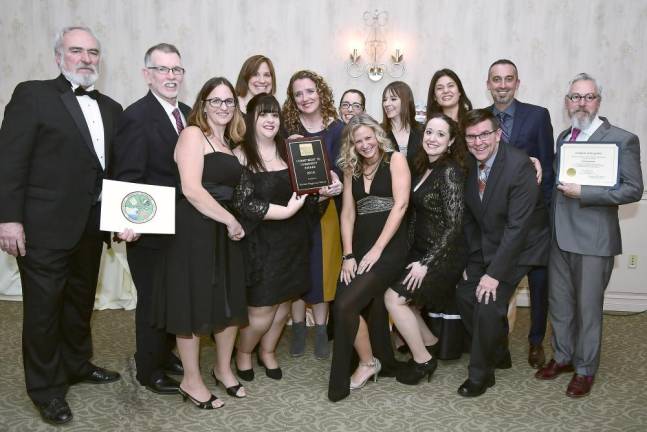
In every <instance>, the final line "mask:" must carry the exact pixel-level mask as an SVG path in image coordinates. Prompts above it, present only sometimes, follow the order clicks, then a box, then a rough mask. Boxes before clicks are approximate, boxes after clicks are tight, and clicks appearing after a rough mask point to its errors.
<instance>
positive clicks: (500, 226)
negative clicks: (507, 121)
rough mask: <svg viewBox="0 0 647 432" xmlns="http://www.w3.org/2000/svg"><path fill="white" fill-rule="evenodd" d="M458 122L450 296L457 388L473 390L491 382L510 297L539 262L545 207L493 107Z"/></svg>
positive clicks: (543, 254)
mask: <svg viewBox="0 0 647 432" xmlns="http://www.w3.org/2000/svg"><path fill="white" fill-rule="evenodd" d="M462 125H463V130H464V131H465V141H466V142H467V148H468V150H469V152H470V153H471V156H470V157H468V158H467V160H466V163H467V167H468V174H467V178H466V181H465V224H464V229H465V238H466V241H467V247H468V263H467V268H466V269H465V273H464V275H463V276H464V277H463V279H462V280H461V281H460V282H459V284H458V287H457V291H456V297H457V303H458V307H459V310H460V312H461V317H462V319H463V323H464V324H465V328H466V329H467V331H468V332H469V333H470V335H471V336H472V346H471V350H470V363H469V368H468V378H467V380H466V381H465V382H464V383H463V384H462V385H461V386H460V387H459V388H458V394H459V395H461V396H466V397H474V396H480V395H481V394H483V393H485V391H486V390H487V389H488V387H492V386H493V385H494V383H495V377H494V369H495V366H496V363H497V351H498V349H499V347H500V346H501V344H502V343H503V341H504V339H505V337H506V328H505V319H506V315H507V312H508V302H509V301H510V297H511V296H512V294H513V293H514V291H515V289H516V287H517V285H518V284H519V281H520V280H521V279H522V278H523V277H524V276H525V275H526V274H527V273H528V271H530V269H531V268H532V267H533V266H539V265H546V260H547V253H548V244H549V237H548V223H547V219H548V214H547V212H546V207H545V206H544V201H543V199H542V197H541V193H540V190H539V186H538V185H537V183H536V177H535V176H536V172H535V170H534V169H533V167H532V164H531V163H530V161H529V160H528V156H527V155H526V153H525V152H523V151H521V150H519V149H516V148H514V147H512V146H509V145H504V144H503V143H502V142H501V135H502V131H501V129H500V127H499V123H498V122H497V119H496V117H494V114H492V112H491V111H490V110H486V109H481V110H472V111H469V112H468V113H467V114H466V115H465V118H464V119H463V122H462Z"/></svg>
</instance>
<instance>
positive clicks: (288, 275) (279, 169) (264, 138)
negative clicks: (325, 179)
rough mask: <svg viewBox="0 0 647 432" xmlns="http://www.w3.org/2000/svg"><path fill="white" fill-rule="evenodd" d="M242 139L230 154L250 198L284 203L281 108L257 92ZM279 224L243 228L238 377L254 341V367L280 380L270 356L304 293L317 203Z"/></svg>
mask: <svg viewBox="0 0 647 432" xmlns="http://www.w3.org/2000/svg"><path fill="white" fill-rule="evenodd" d="M247 107H248V111H247V116H246V118H245V124H246V131H245V139H244V140H243V142H242V143H241V144H240V146H238V147H237V148H236V149H235V150H234V154H235V155H236V157H238V160H239V161H240V163H241V165H243V166H245V167H246V168H247V169H249V170H250V171H251V180H252V182H253V183H254V196H255V197H257V198H259V199H262V200H265V201H268V202H270V203H273V204H278V205H285V204H286V203H287V202H288V201H289V200H290V197H291V196H292V185H291V183H290V175H289V174H288V165H287V149H286V147H285V142H284V140H283V138H282V137H281V136H280V134H279V133H278V132H279V129H280V127H281V115H280V113H281V106H280V105H279V102H278V101H277V100H276V98H275V97H274V96H271V95H269V94H259V95H256V96H254V97H252V98H251V99H250V100H249V103H248V104H247ZM307 201H308V203H307V204H306V208H304V209H302V210H301V211H299V212H297V213H296V214H295V215H294V216H292V217H290V218H288V219H284V220H272V221H263V222H261V223H258V224H253V225H254V226H248V225H246V223H245V221H243V225H244V226H245V227H246V228H248V229H247V231H248V232H247V235H246V238H245V240H244V241H243V244H244V246H245V247H244V252H245V271H246V273H247V304H248V308H247V310H248V312H249V325H247V326H246V327H242V328H241V330H240V337H239V340H238V349H237V351H236V368H237V372H238V376H239V377H240V378H241V379H243V380H246V381H251V380H253V379H254V370H253V369H252V351H253V349H254V347H256V345H257V344H258V343H259V341H260V346H259V348H258V363H259V365H260V366H264V367H265V374H266V375H267V376H268V377H270V378H272V379H281V377H282V371H281V368H280V367H279V366H278V363H277V359H276V355H275V353H274V351H275V349H276V345H277V344H278V342H279V339H280V337H281V333H282V332H283V327H284V326H285V323H286V321H287V319H288V316H289V313H290V303H291V301H292V300H295V299H298V298H300V297H301V296H302V295H303V294H304V293H305V292H306V291H307V290H308V283H309V278H310V272H309V271H308V270H309V266H310V259H309V258H310V242H309V237H310V232H311V230H312V227H313V226H314V225H315V224H317V223H318V222H319V212H318V205H317V203H316V199H315V198H314V197H308V198H307Z"/></svg>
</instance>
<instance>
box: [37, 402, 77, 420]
mask: <svg viewBox="0 0 647 432" xmlns="http://www.w3.org/2000/svg"><path fill="white" fill-rule="evenodd" d="M36 407H37V408H38V411H39V412H40V416H41V417H42V418H43V420H44V421H45V422H47V423H49V424H53V425H62V424H64V423H67V422H69V421H71V420H72V418H73V416H72V411H70V406H69V405H68V404H67V402H65V399H63V398H54V399H51V400H50V401H49V402H46V403H44V404H37V405H36Z"/></svg>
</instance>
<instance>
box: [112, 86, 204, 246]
mask: <svg viewBox="0 0 647 432" xmlns="http://www.w3.org/2000/svg"><path fill="white" fill-rule="evenodd" d="M178 105H179V107H180V110H181V111H182V113H183V114H184V116H185V118H186V117H187V116H188V115H189V111H190V110H191V109H190V108H189V106H187V105H185V104H183V103H179V104H178ZM177 139H178V134H177V132H176V130H175V128H174V127H173V124H172V123H171V121H170V119H169V116H168V115H167V114H166V111H164V108H163V107H162V105H161V104H160V102H159V101H158V100H157V98H156V97H155V96H154V95H153V93H152V92H150V91H149V92H148V94H146V96H144V97H143V98H141V99H139V100H138V101H136V102H135V103H133V104H132V105H130V106H129V107H128V108H126V110H125V111H124V112H123V114H122V115H121V117H120V118H119V121H118V122H117V134H116V137H115V141H114V145H113V146H112V165H111V171H110V178H112V179H114V180H120V181H127V182H133V183H144V184H151V185H158V186H172V187H177V168H176V165H175V162H174V160H173V152H174V150H175V144H176V143H177ZM167 237H168V236H162V235H151V234H148V235H143V236H142V237H141V238H140V239H139V240H138V244H141V245H147V246H149V247H160V246H161V245H162V244H163V243H164V242H165V241H166V240H165V238H167Z"/></svg>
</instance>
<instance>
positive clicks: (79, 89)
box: [74, 86, 99, 100]
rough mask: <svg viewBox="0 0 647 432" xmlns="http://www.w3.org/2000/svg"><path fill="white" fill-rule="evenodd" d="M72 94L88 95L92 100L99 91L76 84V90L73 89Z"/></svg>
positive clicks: (96, 96) (95, 98) (97, 95)
mask: <svg viewBox="0 0 647 432" xmlns="http://www.w3.org/2000/svg"><path fill="white" fill-rule="evenodd" d="M74 94H75V95H76V96H90V97H91V98H92V99H94V100H97V98H98V97H99V92H98V91H97V90H90V91H87V90H86V89H84V88H83V87H81V86H78V87H77V88H76V90H74Z"/></svg>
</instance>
